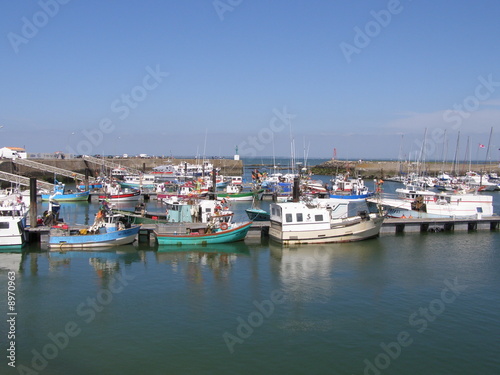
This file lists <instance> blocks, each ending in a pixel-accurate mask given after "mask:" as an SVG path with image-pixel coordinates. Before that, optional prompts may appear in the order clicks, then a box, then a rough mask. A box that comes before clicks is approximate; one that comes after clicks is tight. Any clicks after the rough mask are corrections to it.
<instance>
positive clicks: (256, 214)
mask: <svg viewBox="0 0 500 375" xmlns="http://www.w3.org/2000/svg"><path fill="white" fill-rule="evenodd" d="M245 212H246V213H247V216H248V218H249V219H250V220H253V221H269V218H270V217H271V215H270V214H269V212H267V211H264V210H260V209H255V208H248V209H246V210H245Z"/></svg>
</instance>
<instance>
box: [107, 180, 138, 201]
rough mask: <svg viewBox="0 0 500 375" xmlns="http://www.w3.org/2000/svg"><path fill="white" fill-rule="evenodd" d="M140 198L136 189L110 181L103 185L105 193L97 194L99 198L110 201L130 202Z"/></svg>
mask: <svg viewBox="0 0 500 375" xmlns="http://www.w3.org/2000/svg"><path fill="white" fill-rule="evenodd" d="M140 198H141V191H140V190H138V189H129V188H124V189H123V188H122V187H121V186H120V184H117V183H111V184H106V185H105V193H104V194H102V195H99V200H100V201H103V200H108V201H110V202H131V201H138V200H139V199H140Z"/></svg>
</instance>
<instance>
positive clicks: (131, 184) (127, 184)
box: [119, 174, 156, 189]
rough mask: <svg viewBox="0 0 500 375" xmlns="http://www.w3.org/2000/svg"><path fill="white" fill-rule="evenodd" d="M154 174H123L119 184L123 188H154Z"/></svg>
mask: <svg viewBox="0 0 500 375" xmlns="http://www.w3.org/2000/svg"><path fill="white" fill-rule="evenodd" d="M155 182H156V180H155V176H154V175H153V174H141V175H126V176H123V181H120V182H119V183H120V185H121V186H122V187H124V188H134V189H154V188H155V186H156V184H155Z"/></svg>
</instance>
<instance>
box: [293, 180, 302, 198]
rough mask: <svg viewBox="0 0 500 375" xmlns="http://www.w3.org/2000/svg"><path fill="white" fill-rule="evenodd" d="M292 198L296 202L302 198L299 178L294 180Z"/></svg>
mask: <svg viewBox="0 0 500 375" xmlns="http://www.w3.org/2000/svg"><path fill="white" fill-rule="evenodd" d="M292 197H293V201H294V202H298V201H299V198H300V184H299V177H295V178H294V179H293V192H292Z"/></svg>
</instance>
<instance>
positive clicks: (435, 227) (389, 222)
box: [380, 216, 500, 235]
mask: <svg viewBox="0 0 500 375" xmlns="http://www.w3.org/2000/svg"><path fill="white" fill-rule="evenodd" d="M499 223H500V216H489V217H483V218H481V219H453V218H434V219H422V218H411V219H408V218H407V219H385V220H384V222H383V224H382V228H381V229H380V235H385V234H396V233H422V232H475V231H480V230H490V231H491V230H497V229H498V228H499Z"/></svg>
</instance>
